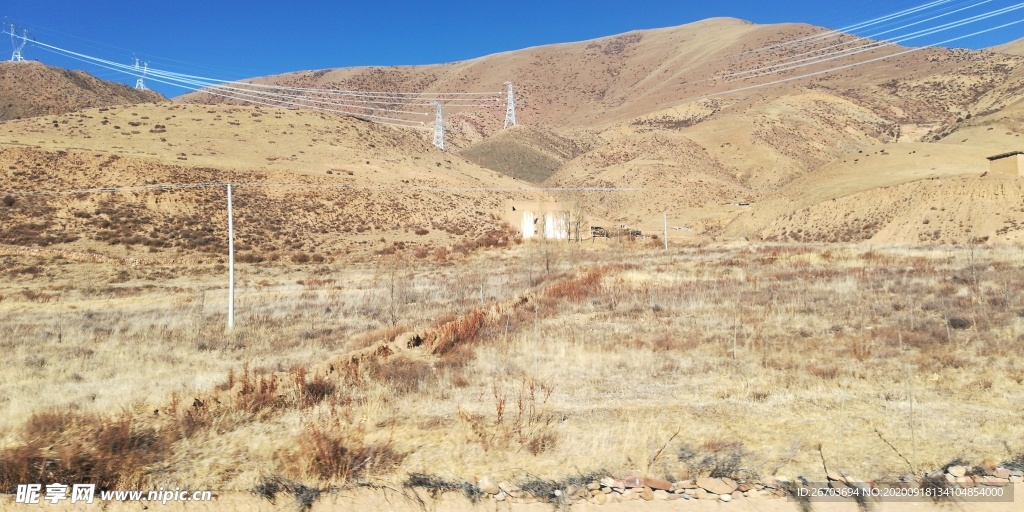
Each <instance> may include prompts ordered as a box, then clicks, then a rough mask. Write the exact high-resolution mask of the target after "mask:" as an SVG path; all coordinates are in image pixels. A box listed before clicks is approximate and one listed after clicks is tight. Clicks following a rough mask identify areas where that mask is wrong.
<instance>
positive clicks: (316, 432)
mask: <svg viewBox="0 0 1024 512" xmlns="http://www.w3.org/2000/svg"><path fill="white" fill-rule="evenodd" d="M304 423H305V425H304V427H305V428H304V430H305V432H304V434H303V435H302V436H301V437H300V438H299V439H298V445H299V460H300V463H301V465H302V468H301V469H302V472H303V473H305V474H306V475H308V476H309V477H313V478H318V479H319V480H321V481H339V482H348V481H351V480H356V479H360V478H362V477H364V476H367V475H371V474H382V473H387V472H389V471H392V470H394V468H396V467H397V466H398V465H399V464H401V463H402V461H403V460H404V459H405V455H404V454H402V453H399V452H397V451H396V450H395V449H394V447H393V443H392V440H391V439H390V437H389V438H388V439H385V440H383V441H371V440H370V439H369V436H368V433H367V426H366V424H365V423H364V422H358V423H356V424H352V423H351V422H349V421H348V420H347V419H345V418H344V417H343V414H341V413H340V412H339V411H338V410H337V409H335V408H332V409H331V411H330V412H329V413H325V414H321V415H317V416H315V417H307V418H306V419H305V420H304Z"/></svg>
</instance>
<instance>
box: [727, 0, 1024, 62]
mask: <svg viewBox="0 0 1024 512" xmlns="http://www.w3.org/2000/svg"><path fill="white" fill-rule="evenodd" d="M1020 9H1024V3H1019V4H1015V5H1012V6H1009V7H1004V8H1002V9H996V10H993V11H989V12H986V13H983V14H978V15H975V16H971V17H967V18H962V19H960V20H957V21H954V22H949V23H946V24H943V25H939V26H936V27H931V28H927V29H923V30H919V31H916V32H911V33H909V34H904V35H903V36H901V37H898V38H894V39H892V40H888V41H876V42H874V43H871V44H867V45H863V46H860V47H857V48H851V49H845V50H837V51H833V52H829V53H826V54H824V55H819V56H815V57H810V58H805V59H798V60H794V61H791V62H784V63H781V64H774V65H771V66H763V67H760V68H755V69H751V70H747V71H742V72H737V73H733V74H731V75H724V76H721V77H719V78H726V77H735V76H741V75H749V76H745V77H744V78H757V77H761V76H766V75H771V74H775V73H779V72H783V71H789V70H792V69H798V68H803V67H807V66H812V65H815V64H821V63H824V62H829V61H833V60H836V59H840V58H843V57H850V56H853V55H858V54H861V53H864V52H868V51H872V50H877V49H881V48H884V47H887V46H893V45H896V44H899V43H902V42H906V41H911V40H914V39H919V38H921V37H925V36H929V35H934V34H938V33H941V32H945V31H948V30H952V29H954V28H959V27H962V26H965V25H970V24H973V23H977V22H979V21H984V20H987V19H991V18H994V17H997V16H1002V15H1004V14H1007V13H1010V12H1013V11H1017V10H1020ZM1000 28H1002V27H1000ZM988 31H989V30H986V31H984V32H988ZM984 32H982V33H984ZM976 34H977V33H975V35H976ZM959 39H962V37H958V38H954V39H952V41H955V40H959ZM946 42H948V41H944V42H941V43H935V44H930V45H927V46H923V47H922V48H930V47H934V46H939V45H942V44H945V43H946ZM900 54H902V53H900ZM872 62H873V61H872Z"/></svg>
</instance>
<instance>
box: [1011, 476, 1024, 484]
mask: <svg viewBox="0 0 1024 512" xmlns="http://www.w3.org/2000/svg"><path fill="white" fill-rule="evenodd" d="M1010 483H1014V484H1019V483H1024V477H1020V476H1011V477H1010Z"/></svg>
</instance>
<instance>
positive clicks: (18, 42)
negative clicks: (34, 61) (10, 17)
mask: <svg viewBox="0 0 1024 512" xmlns="http://www.w3.org/2000/svg"><path fill="white" fill-rule="evenodd" d="M6 28H7V29H9V30H10V33H11V46H12V47H13V48H14V53H12V54H11V62H22V61H24V60H25V57H24V56H22V51H24V50H25V45H27V44H28V30H24V29H22V31H21V36H18V35H17V34H16V33H15V30H16V29H17V27H15V26H14V24H13V23H8V24H7V27H6Z"/></svg>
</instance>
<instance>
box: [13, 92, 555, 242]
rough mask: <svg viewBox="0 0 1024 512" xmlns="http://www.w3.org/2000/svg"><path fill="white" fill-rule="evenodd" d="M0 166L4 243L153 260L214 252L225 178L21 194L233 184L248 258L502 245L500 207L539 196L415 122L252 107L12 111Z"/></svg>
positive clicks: (157, 106)
mask: <svg viewBox="0 0 1024 512" xmlns="http://www.w3.org/2000/svg"><path fill="white" fill-rule="evenodd" d="M0 163H2V169H0V182H3V183H4V186H3V189H4V190H6V191H9V192H10V193H11V195H12V197H13V198H14V202H13V204H12V205H11V206H8V207H6V208H3V207H0V215H2V216H3V220H4V222H5V223H6V225H7V226H8V227H9V229H7V230H5V234H4V236H3V239H2V242H3V243H7V244H16V245H29V246H35V245H40V246H52V245H58V246H60V247H62V248H74V249H76V250H78V249H87V250H99V251H100V252H102V253H105V254H113V255H117V256H128V255H134V256H133V257H138V256H139V255H140V254H141V255H143V256H145V257H154V258H157V259H160V258H167V257H174V258H178V257H188V256H189V254H192V253H194V252H195V251H198V252H197V253H196V254H198V255H200V256H203V257H208V256H212V255H218V256H217V257H220V256H221V255H223V251H224V247H223V244H224V240H223V238H224V237H223V233H224V229H225V227H226V226H225V224H226V220H225V219H226V218H225V214H224V191H223V188H220V187H217V188H204V189H188V190H175V191H154V190H142V191H129V192H123V193H122V192H117V193H114V192H109V193H108V192H103V191H101V192H100V193H95V192H91V193H87V194H84V193H83V194H71V195H66V194H65V195H57V196H50V195H25V193H27V192H31V191H35V192H60V191H69V190H76V189H90V190H93V191H95V190H96V189H100V188H114V187H132V186H144V185H153V184H160V185H163V184H194V183H226V182H233V183H236V184H237V185H238V191H237V192H236V198H237V199H236V202H237V205H238V210H237V212H238V213H237V214H236V217H237V219H236V222H237V224H236V225H237V226H238V234H239V235H238V236H239V238H240V240H241V248H240V251H241V253H242V254H243V255H245V254H248V255H249V257H250V258H262V257H268V256H270V257H290V256H291V255H293V254H298V253H305V254H307V256H309V255H319V256H322V257H326V258H331V257H341V256H343V255H345V254H349V253H352V254H353V255H365V254H368V253H371V252H377V253H389V252H393V251H395V250H399V251H403V250H404V251H407V252H409V253H413V252H415V251H416V250H420V252H421V253H423V251H429V252H428V254H432V253H433V250H434V249H438V248H450V247H452V246H464V245H466V244H476V243H492V242H498V241H501V243H507V242H508V240H509V239H508V235H507V234H505V233H503V232H502V233H499V232H500V231H502V230H503V229H504V224H503V222H502V221H501V220H500V219H501V218H502V217H501V215H502V214H503V211H504V207H505V203H506V202H507V201H509V200H512V199H524V198H527V199H531V200H540V199H543V197H542V196H540V195H538V194H536V192H535V191H534V189H533V187H531V186H530V185H529V184H527V183H524V182H521V181H517V180H513V179H511V178H508V177H505V176H503V175H501V174H499V173H496V172H493V171H489V170H485V169H482V168H480V167H478V166H476V165H474V164H472V163H470V162H468V161H466V160H464V159H462V158H460V157H458V156H457V155H450V154H445V153H442V152H440V151H437V150H436V149H435V148H434V147H433V146H431V145H430V143H429V141H428V140H427V136H426V135H425V134H423V133H420V132H415V131H407V130H401V129H396V128H392V127H388V126H381V125H376V124H372V123H366V122H363V121H359V120H356V119H352V118H347V117H338V116H333V115H326V114H319V113H315V112H306V111H288V110H277V109H260V108H253V107H236V106H195V105H174V104H170V103H165V104H141V105H132V106H127V107H103V108H99V109H90V110H84V111H80V112H76V113H71V114H64V115H60V116H49V117H42V118H33V119H24V120H19V121H8V122H7V123H4V124H2V125H0ZM493 233H498V234H496V235H492V234H493ZM488 237H490V238H488ZM491 238H493V240H491ZM478 240H484V241H483V242H478Z"/></svg>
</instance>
